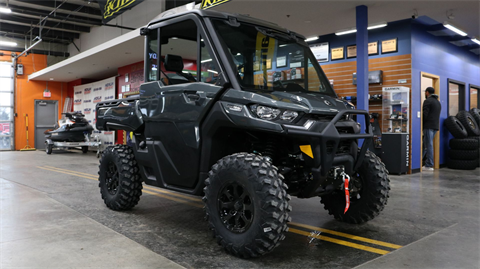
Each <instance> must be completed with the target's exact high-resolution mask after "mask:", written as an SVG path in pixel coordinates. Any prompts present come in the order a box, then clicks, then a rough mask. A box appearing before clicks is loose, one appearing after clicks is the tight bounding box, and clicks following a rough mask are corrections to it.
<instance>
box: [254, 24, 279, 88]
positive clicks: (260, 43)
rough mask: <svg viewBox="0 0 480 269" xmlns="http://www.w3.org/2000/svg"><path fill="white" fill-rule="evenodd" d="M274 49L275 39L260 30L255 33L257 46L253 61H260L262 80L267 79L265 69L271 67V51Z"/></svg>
mask: <svg viewBox="0 0 480 269" xmlns="http://www.w3.org/2000/svg"><path fill="white" fill-rule="evenodd" d="M274 51H275V39H274V38H271V37H268V36H266V35H264V34H262V33H260V32H258V33H257V46H256V51H255V58H256V59H255V61H256V62H260V66H261V67H262V70H263V80H264V81H267V80H268V75H267V69H268V68H272V58H273V52H274Z"/></svg>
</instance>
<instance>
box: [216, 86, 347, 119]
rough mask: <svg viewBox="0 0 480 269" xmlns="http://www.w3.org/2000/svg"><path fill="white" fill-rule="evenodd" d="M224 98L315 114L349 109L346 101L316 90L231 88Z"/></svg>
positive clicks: (333, 112)
mask: <svg viewBox="0 0 480 269" xmlns="http://www.w3.org/2000/svg"><path fill="white" fill-rule="evenodd" d="M222 99H224V100H225V101H230V102H239V103H243V104H247V105H248V104H261V105H267V106H272V107H277V108H285V109H293V110H300V111H303V112H305V113H313V114H336V113H337V112H338V111H341V110H345V109H348V108H347V107H346V105H345V103H344V101H342V100H339V99H337V98H335V97H332V96H328V95H324V94H322V93H316V92H284V91H273V92H265V91H238V90H234V89H231V90H228V91H227V92H226V93H225V95H224V97H223V98H222Z"/></svg>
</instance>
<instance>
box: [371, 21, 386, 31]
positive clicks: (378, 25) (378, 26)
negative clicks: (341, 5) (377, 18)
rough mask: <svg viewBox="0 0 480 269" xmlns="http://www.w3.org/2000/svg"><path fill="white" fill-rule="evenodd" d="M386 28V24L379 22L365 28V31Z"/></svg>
mask: <svg viewBox="0 0 480 269" xmlns="http://www.w3.org/2000/svg"><path fill="white" fill-rule="evenodd" d="M385 26H387V23H386V22H380V23H376V24H371V25H370V26H368V27H367V30H372V29H377V28H382V27H385Z"/></svg>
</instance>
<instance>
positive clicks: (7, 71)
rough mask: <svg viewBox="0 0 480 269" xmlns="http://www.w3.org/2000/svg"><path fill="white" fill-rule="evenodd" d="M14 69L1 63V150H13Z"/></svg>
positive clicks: (8, 63)
mask: <svg viewBox="0 0 480 269" xmlns="http://www.w3.org/2000/svg"><path fill="white" fill-rule="evenodd" d="M13 130H14V128H13V67H12V63H11V62H0V150H13V145H14V144H13Z"/></svg>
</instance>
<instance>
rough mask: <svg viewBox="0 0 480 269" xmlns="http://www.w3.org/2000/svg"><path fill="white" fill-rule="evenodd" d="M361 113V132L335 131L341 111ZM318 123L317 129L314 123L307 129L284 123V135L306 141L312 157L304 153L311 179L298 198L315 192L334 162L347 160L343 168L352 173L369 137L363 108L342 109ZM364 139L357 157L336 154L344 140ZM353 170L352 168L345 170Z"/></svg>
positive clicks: (367, 122) (342, 115)
mask: <svg viewBox="0 0 480 269" xmlns="http://www.w3.org/2000/svg"><path fill="white" fill-rule="evenodd" d="M347 114H349V115H363V116H364V119H365V124H364V127H365V128H364V132H363V133H362V132H360V133H339V132H338V130H337V127H338V126H336V124H337V123H338V122H339V121H340V120H341V119H342V118H343V117H344V116H345V115H347ZM325 125H326V126H322V127H323V128H322V130H321V131H315V128H314V127H315V126H312V128H310V129H306V128H305V129H302V128H298V127H294V128H292V127H293V126H292V127H288V126H284V128H285V133H286V134H287V135H288V136H292V137H295V136H296V137H299V139H301V140H302V141H306V142H307V143H309V144H310V146H311V149H312V154H313V158H310V157H305V161H306V164H307V165H308V166H309V167H311V173H312V176H313V181H311V182H310V183H309V184H308V186H306V187H305V188H304V191H302V193H300V194H299V196H298V197H300V198H308V197H312V196H315V192H316V190H317V189H318V187H319V186H320V185H322V183H324V182H325V180H326V178H327V175H328V171H329V170H330V169H331V168H332V167H333V166H334V165H338V164H342V163H347V165H346V170H347V171H346V172H347V173H352V172H353V171H356V170H357V169H358V168H359V166H360V164H361V163H362V162H363V158H364V156H365V153H366V151H367V149H368V147H369V146H370V143H371V142H372V139H373V131H372V128H371V125H370V117H369V115H368V112H367V111H365V110H344V111H340V112H338V114H337V115H336V116H335V117H334V118H333V119H332V120H331V121H330V122H328V123H325ZM357 139H364V142H363V145H362V147H361V149H360V153H359V154H358V155H357V156H358V157H357V158H356V159H354V158H353V157H348V156H336V152H337V149H338V146H339V144H340V142H341V141H344V140H352V141H353V140H357ZM349 170H353V171H349Z"/></svg>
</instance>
